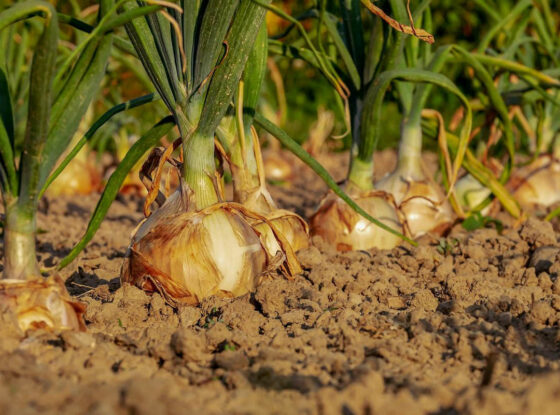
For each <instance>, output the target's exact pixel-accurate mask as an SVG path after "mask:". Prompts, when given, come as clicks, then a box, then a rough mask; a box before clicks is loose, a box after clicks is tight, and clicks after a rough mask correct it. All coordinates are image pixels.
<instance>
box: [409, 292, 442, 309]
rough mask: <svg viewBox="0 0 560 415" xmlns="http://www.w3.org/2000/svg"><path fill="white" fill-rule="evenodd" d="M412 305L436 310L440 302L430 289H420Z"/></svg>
mask: <svg viewBox="0 0 560 415" xmlns="http://www.w3.org/2000/svg"><path fill="white" fill-rule="evenodd" d="M410 305H411V306H412V307H418V308H421V309H422V310H426V311H436V309H437V307H438V305H439V302H438V300H437V298H436V297H434V295H433V294H432V292H431V291H430V290H420V291H418V292H417V293H416V294H414V298H413V299H412V302H411V303H410Z"/></svg>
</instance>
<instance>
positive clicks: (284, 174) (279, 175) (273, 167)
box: [263, 149, 294, 182]
mask: <svg viewBox="0 0 560 415" xmlns="http://www.w3.org/2000/svg"><path fill="white" fill-rule="evenodd" d="M284 153H285V152H284V151H283V150H281V149H276V150H274V149H271V150H269V151H265V152H263V161H264V174H265V176H266V178H267V179H269V180H275V181H278V182H290V181H291V180H293V178H294V165H293V163H292V162H290V160H288V158H287V156H286V155H285V154H284Z"/></svg>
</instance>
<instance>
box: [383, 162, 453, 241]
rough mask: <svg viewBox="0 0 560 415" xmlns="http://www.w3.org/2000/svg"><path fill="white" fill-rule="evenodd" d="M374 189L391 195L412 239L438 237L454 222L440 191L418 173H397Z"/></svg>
mask: <svg viewBox="0 0 560 415" xmlns="http://www.w3.org/2000/svg"><path fill="white" fill-rule="evenodd" d="M376 187H377V188H378V189H380V190H384V191H385V192H387V193H390V194H391V195H393V198H394V199H395V202H396V203H397V206H398V208H399V210H400V211H401V212H402V213H403V215H404V217H405V220H406V224H407V228H408V229H407V230H408V231H409V233H410V235H411V236H412V237H413V238H416V237H418V236H421V235H423V234H425V233H427V232H436V233H440V232H441V231H442V230H444V229H445V228H447V227H448V226H449V225H450V224H451V223H452V222H453V212H452V210H451V206H450V205H449V202H448V201H447V200H446V199H445V196H444V195H443V192H442V190H441V189H440V187H439V186H438V185H437V184H435V183H433V182H431V181H429V180H428V179H426V177H425V176H424V174H423V173H421V172H410V170H409V171H408V172H407V171H406V170H405V169H397V170H396V171H394V172H393V173H392V174H390V175H388V176H386V177H385V178H383V179H382V180H381V181H380V182H379V183H377V185H376Z"/></svg>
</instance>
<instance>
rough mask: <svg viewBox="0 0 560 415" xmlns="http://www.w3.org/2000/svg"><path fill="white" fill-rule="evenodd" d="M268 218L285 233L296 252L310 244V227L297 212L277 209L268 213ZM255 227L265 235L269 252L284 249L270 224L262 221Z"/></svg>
mask: <svg viewBox="0 0 560 415" xmlns="http://www.w3.org/2000/svg"><path fill="white" fill-rule="evenodd" d="M267 219H268V220H269V221H270V223H271V224H272V225H273V226H274V227H275V228H276V229H277V230H278V232H280V233H281V234H282V235H284V237H285V238H286V240H287V241H288V243H289V244H290V246H291V248H292V250H293V251H294V252H297V251H299V250H301V249H304V248H307V247H308V246H309V229H308V226H307V223H305V221H304V220H303V219H302V218H301V217H299V216H298V215H296V214H295V213H292V212H289V211H287V210H283V209H276V210H274V211H273V212H272V213H271V214H269V215H267ZM255 229H256V230H257V231H258V232H259V233H261V235H262V236H263V238H262V239H263V242H264V244H265V246H266V247H267V250H268V251H269V252H271V253H275V252H276V251H278V250H282V248H281V247H280V245H279V244H278V240H277V238H276V236H275V235H274V234H273V232H272V231H271V230H270V226H269V225H268V224H266V223H262V222H261V223H260V224H256V225H255Z"/></svg>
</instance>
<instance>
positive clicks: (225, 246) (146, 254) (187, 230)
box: [121, 205, 268, 304]
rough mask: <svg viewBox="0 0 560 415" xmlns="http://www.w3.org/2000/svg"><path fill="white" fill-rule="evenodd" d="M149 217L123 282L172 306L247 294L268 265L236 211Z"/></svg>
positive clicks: (252, 232) (256, 239) (132, 250)
mask: <svg viewBox="0 0 560 415" xmlns="http://www.w3.org/2000/svg"><path fill="white" fill-rule="evenodd" d="M164 207H165V205H164ZM150 219H151V217H150V218H148V219H147V221H146V222H145V223H144V224H143V225H142V227H141V228H140V229H139V231H141V233H142V235H141V236H140V238H134V240H133V244H132V245H131V247H130V249H129V254H128V257H127V258H126V260H125V263H124V264H123V268H122V271H121V280H122V282H123V283H129V284H133V285H136V286H139V287H140V288H142V289H144V290H147V291H155V290H157V291H159V292H160V293H162V295H164V296H165V298H166V299H167V300H168V301H169V302H170V303H172V304H174V303H186V304H197V303H199V302H200V300H202V299H203V298H205V297H208V296H210V295H224V296H239V295H243V294H246V293H247V292H250V291H252V290H254V289H255V287H256V286H257V284H258V282H259V279H260V276H261V275H262V273H263V272H264V271H265V270H266V268H267V265H268V255H267V252H266V250H265V248H264V246H263V245H262V243H261V240H260V238H259V235H258V233H257V232H255V230H254V229H253V228H252V226H251V225H250V224H249V222H248V221H247V220H246V218H245V217H244V216H243V215H242V214H240V213H239V212H235V211H231V210H228V209H222V208H220V209H216V210H203V211H200V212H184V213H177V214H174V215H171V216H165V217H164V220H161V218H160V219H158V218H157V217H154V220H155V222H156V223H155V226H153V227H150V226H149V225H150V223H149V222H150ZM147 229H148V230H147Z"/></svg>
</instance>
